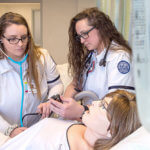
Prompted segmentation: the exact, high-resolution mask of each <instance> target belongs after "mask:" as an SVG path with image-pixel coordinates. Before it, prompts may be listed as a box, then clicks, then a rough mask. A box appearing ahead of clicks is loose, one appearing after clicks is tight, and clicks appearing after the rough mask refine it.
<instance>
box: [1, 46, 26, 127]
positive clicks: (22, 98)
mask: <svg viewBox="0 0 150 150" xmlns="http://www.w3.org/2000/svg"><path fill="white" fill-rule="evenodd" d="M0 51H1V52H2V53H3V54H4V55H5V56H6V57H7V58H8V59H9V60H10V61H12V62H13V63H15V64H18V65H19V66H20V81H21V89H22V96H21V107H20V125H21V127H23V120H22V112H23V101H24V86H23V75H22V63H24V62H25V61H26V59H27V57H28V54H26V55H25V57H24V59H23V60H21V61H15V60H13V59H12V58H11V57H9V56H8V55H7V54H5V52H4V51H3V50H2V49H1V48H0Z"/></svg>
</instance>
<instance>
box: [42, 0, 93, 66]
mask: <svg viewBox="0 0 150 150" xmlns="http://www.w3.org/2000/svg"><path fill="white" fill-rule="evenodd" d="M94 6H96V0H43V1H42V19H43V22H42V25H43V27H42V29H43V47H44V48H46V49H47V50H48V51H49V52H50V54H51V55H52V56H53V58H54V60H55V61H56V63H58V64H61V63H65V62H67V54H68V27H69V23H70V20H71V18H72V17H73V16H74V15H76V14H77V13H78V12H79V11H81V10H82V9H84V8H87V7H94Z"/></svg>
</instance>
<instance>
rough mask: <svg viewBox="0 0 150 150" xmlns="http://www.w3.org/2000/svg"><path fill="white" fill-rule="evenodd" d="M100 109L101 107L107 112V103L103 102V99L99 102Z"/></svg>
mask: <svg viewBox="0 0 150 150" xmlns="http://www.w3.org/2000/svg"><path fill="white" fill-rule="evenodd" d="M101 104H102V105H101V107H102V109H105V110H106V111H107V106H108V103H107V101H106V100H105V99H103V100H102V101H101Z"/></svg>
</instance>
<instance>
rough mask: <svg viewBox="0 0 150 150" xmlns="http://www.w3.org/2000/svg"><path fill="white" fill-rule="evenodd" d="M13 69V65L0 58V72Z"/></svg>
mask: <svg viewBox="0 0 150 150" xmlns="http://www.w3.org/2000/svg"><path fill="white" fill-rule="evenodd" d="M10 70H13V67H12V66H11V65H10V64H9V63H8V61H7V60H6V58H4V59H1V60H0V74H3V73H6V72H8V71H10Z"/></svg>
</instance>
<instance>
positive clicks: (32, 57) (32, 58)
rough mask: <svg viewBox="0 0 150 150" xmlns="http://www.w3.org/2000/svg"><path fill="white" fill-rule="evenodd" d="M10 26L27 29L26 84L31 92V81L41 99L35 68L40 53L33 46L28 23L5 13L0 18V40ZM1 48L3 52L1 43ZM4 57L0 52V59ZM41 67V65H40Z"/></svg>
mask: <svg viewBox="0 0 150 150" xmlns="http://www.w3.org/2000/svg"><path fill="white" fill-rule="evenodd" d="M12 24H17V25H24V26H25V27H26V28H27V32H28V33H27V34H28V37H29V40H28V43H27V48H26V50H25V54H26V53H28V58H27V62H28V70H27V77H28V82H29V84H30V87H31V89H32V90H33V86H32V84H31V83H32V80H33V81H34V82H35V86H36V89H37V95H38V97H39V99H41V91H40V83H39V77H38V68H37V66H36V63H37V62H39V63H40V61H39V59H40V56H41V55H42V53H41V51H40V50H39V47H38V46H36V45H35V43H34V41H33V38H32V35H31V32H30V29H29V26H28V23H27V21H26V20H25V18H24V17H23V16H21V15H20V14H17V13H13V12H8V13H5V14H4V15H2V16H1V17H0V39H1V38H2V36H3V34H4V32H5V30H6V28H7V27H8V26H10V25H12ZM1 48H2V49H3V51H4V46H3V43H1ZM4 57H5V55H4V54H3V53H2V52H0V59H3V58H4ZM40 65H42V63H40Z"/></svg>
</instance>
